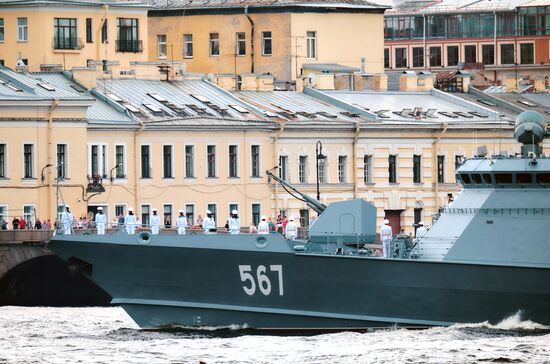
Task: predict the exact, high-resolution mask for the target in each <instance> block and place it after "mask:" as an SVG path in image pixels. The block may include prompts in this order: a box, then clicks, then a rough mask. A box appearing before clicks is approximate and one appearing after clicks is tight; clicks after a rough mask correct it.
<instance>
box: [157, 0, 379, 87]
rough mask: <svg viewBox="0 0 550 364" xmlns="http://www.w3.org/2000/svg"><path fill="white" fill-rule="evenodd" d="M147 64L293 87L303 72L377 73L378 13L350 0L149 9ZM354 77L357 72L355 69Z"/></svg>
mask: <svg viewBox="0 0 550 364" xmlns="http://www.w3.org/2000/svg"><path fill="white" fill-rule="evenodd" d="M155 3H156V4H157V5H158V6H157V7H156V8H155V9H154V10H151V11H150V12H149V37H148V42H149V60H150V61H157V60H168V61H171V60H177V61H183V62H184V63H185V64H186V65H187V70H188V71H191V72H203V73H233V74H239V73H260V74H261V73H270V74H272V75H274V76H275V78H276V80H279V81H291V80H295V79H296V77H297V75H300V74H302V69H303V68H304V65H310V64H327V63H329V64H339V65H344V66H352V67H356V68H358V67H360V65H361V58H362V57H364V58H365V65H364V71H365V72H368V73H380V72H383V67H384V63H383V61H384V53H383V43H384V34H383V28H384V26H383V21H384V19H383V13H384V10H385V9H386V7H384V6H380V5H375V4H373V3H370V2H367V1H362V0H352V1H345V2H341V3H338V2H333V1H326V0H323V1H315V2H314V4H312V3H311V2H309V1H292V2H288V1H272V0H269V1H266V0H257V1H245V2H243V1H237V0H229V1H223V2H209V1H204V0H200V1H192V2H190V1H189V2H187V1H170V2H166V1H160V0H159V1H155ZM357 70H358V69H357Z"/></svg>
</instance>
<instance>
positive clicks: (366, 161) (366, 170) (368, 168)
mask: <svg viewBox="0 0 550 364" xmlns="http://www.w3.org/2000/svg"><path fill="white" fill-rule="evenodd" d="M372 167H373V166H372V155H366V156H364V157H363V182H364V183H372Z"/></svg>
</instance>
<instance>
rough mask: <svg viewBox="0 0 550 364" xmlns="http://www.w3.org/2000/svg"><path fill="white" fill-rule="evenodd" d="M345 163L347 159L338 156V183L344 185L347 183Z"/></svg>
mask: <svg viewBox="0 0 550 364" xmlns="http://www.w3.org/2000/svg"><path fill="white" fill-rule="evenodd" d="M347 161H348V157H347V156H345V155H339V156H338V182H339V183H346V182H347V173H346V169H347Z"/></svg>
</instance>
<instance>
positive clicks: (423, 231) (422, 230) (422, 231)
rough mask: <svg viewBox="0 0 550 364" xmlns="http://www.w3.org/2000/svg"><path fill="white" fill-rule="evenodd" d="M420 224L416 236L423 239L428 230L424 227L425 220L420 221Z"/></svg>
mask: <svg viewBox="0 0 550 364" xmlns="http://www.w3.org/2000/svg"><path fill="white" fill-rule="evenodd" d="M418 225H419V226H418V228H417V229H416V238H417V239H422V238H423V237H424V235H426V233H427V232H428V230H427V229H426V228H425V227H424V222H423V221H419V222H418Z"/></svg>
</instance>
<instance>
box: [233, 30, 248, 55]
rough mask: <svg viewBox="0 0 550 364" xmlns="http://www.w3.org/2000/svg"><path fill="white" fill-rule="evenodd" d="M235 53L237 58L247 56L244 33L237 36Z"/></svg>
mask: <svg viewBox="0 0 550 364" xmlns="http://www.w3.org/2000/svg"><path fill="white" fill-rule="evenodd" d="M235 47H236V48H235V52H236V54H237V56H244V55H245V54H246V36H245V33H243V32H238V33H237V35H236V44H235Z"/></svg>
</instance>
